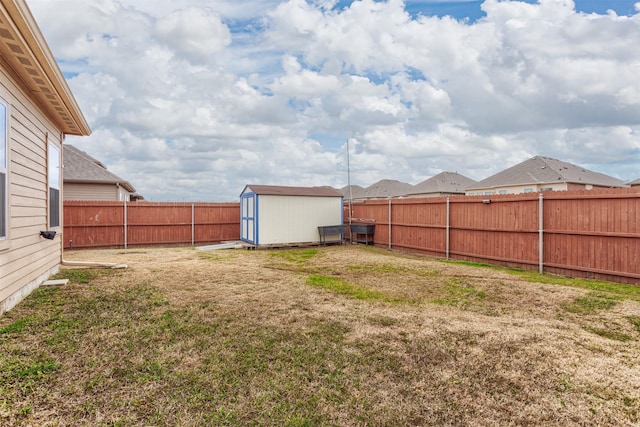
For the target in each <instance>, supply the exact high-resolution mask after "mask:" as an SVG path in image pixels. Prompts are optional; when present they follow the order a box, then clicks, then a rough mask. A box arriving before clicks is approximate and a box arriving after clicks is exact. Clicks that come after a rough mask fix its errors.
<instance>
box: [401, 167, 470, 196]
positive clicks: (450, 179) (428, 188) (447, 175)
mask: <svg viewBox="0 0 640 427" xmlns="http://www.w3.org/2000/svg"><path fill="white" fill-rule="evenodd" d="M476 182H477V181H475V180H473V179H471V178H467V177H466V176H464V175H460V174H459V173H457V172H440V173H439V174H437V175H435V176H432V177H431V178H429V179H426V180H424V181H422V182H421V183H419V184H416V185H414V186H413V189H412V190H411V191H410V192H409V193H407V195H411V194H456V193H459V194H464V191H465V190H466V189H467V187H470V186H472V185H474V184H476Z"/></svg>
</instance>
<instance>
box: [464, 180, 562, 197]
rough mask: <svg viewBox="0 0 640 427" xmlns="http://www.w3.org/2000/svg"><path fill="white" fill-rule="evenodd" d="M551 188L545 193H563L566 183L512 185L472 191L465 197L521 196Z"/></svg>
mask: <svg viewBox="0 0 640 427" xmlns="http://www.w3.org/2000/svg"><path fill="white" fill-rule="evenodd" d="M543 188H544V189H546V188H551V190H545V191H564V190H566V189H567V183H565V182H561V183H558V184H530V185H514V186H511V187H502V188H487V189H485V190H482V189H480V190H473V191H467V193H466V194H467V196H490V195H500V194H521V193H537V192H539V191H542V189H543Z"/></svg>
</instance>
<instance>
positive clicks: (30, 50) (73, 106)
mask: <svg viewBox="0 0 640 427" xmlns="http://www.w3.org/2000/svg"><path fill="white" fill-rule="evenodd" d="M0 3H1V6H2V7H0V56H1V57H2V59H3V60H4V61H5V63H6V64H7V65H8V66H9V70H10V71H11V72H12V76H13V77H14V78H16V79H17V80H18V81H19V82H20V83H21V84H22V85H23V86H24V87H25V88H26V89H27V92H28V93H29V94H30V95H31V96H33V97H34V98H36V99H37V100H38V101H39V103H40V105H41V107H42V108H43V110H44V111H45V112H46V114H47V115H48V116H49V117H50V118H51V120H52V121H53V122H54V123H55V124H56V125H57V126H58V127H59V128H60V129H61V130H62V132H63V133H65V134H68V135H89V134H90V133H91V129H90V128H89V125H88V124H87V121H86V120H85V118H84V116H83V115H82V111H80V107H79V106H78V104H77V103H76V100H75V98H74V97H73V94H72V93H71V89H69V86H68V84H67V81H66V80H65V78H64V76H63V74H62V72H61V71H60V67H59V66H58V63H57V62H56V60H55V58H54V57H53V54H52V53H51V51H50V50H49V47H48V45H47V42H46V41H45V39H44V37H43V35H42V33H41V32H40V30H39V28H38V25H37V24H36V21H35V19H34V18H33V15H32V14H31V11H30V10H29V8H28V6H27V4H26V2H25V1H24V0H1V2H0Z"/></svg>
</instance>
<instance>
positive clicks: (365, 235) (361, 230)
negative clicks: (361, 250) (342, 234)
mask: <svg viewBox="0 0 640 427" xmlns="http://www.w3.org/2000/svg"><path fill="white" fill-rule="evenodd" d="M375 230H376V225H375V224H351V241H352V242H356V243H364V244H365V245H368V244H369V242H371V243H372V244H373V233H374V232H375Z"/></svg>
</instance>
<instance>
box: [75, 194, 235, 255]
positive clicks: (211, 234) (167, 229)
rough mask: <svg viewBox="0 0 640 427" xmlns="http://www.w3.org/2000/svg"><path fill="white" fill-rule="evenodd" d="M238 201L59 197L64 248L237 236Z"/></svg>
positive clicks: (212, 240)
mask: <svg viewBox="0 0 640 427" xmlns="http://www.w3.org/2000/svg"><path fill="white" fill-rule="evenodd" d="M239 236H240V205H239V204H238V203H152V202H107V201H67V200H65V202H64V234H63V245H64V248H67V249H69V248H89V247H91V248H95V247H125V248H126V247H128V246H130V245H131V246H133V245H136V246H140V245H176V244H190V245H195V244H203V243H215V242H221V241H225V240H238V239H239Z"/></svg>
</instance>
